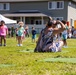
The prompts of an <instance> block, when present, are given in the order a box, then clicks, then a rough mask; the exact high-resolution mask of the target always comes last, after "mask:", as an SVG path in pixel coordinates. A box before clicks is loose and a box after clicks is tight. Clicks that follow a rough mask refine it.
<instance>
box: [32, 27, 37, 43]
mask: <svg viewBox="0 0 76 75" xmlns="http://www.w3.org/2000/svg"><path fill="white" fill-rule="evenodd" d="M35 41H36V30H35V28H34V27H32V42H35Z"/></svg>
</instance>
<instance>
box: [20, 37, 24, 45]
mask: <svg viewBox="0 0 76 75" xmlns="http://www.w3.org/2000/svg"><path fill="white" fill-rule="evenodd" d="M22 40H23V39H22V36H20V46H22Z"/></svg>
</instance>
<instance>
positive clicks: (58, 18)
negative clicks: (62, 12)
mask: <svg viewBox="0 0 76 75" xmlns="http://www.w3.org/2000/svg"><path fill="white" fill-rule="evenodd" d="M53 19H54V20H63V17H53Z"/></svg>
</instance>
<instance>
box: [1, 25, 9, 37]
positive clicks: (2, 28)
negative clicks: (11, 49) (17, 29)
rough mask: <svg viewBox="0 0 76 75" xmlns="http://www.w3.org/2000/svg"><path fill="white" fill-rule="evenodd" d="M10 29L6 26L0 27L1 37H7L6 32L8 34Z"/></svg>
mask: <svg viewBox="0 0 76 75" xmlns="http://www.w3.org/2000/svg"><path fill="white" fill-rule="evenodd" d="M7 30H8V28H7V26H6V25H3V26H0V35H1V36H6V32H7Z"/></svg>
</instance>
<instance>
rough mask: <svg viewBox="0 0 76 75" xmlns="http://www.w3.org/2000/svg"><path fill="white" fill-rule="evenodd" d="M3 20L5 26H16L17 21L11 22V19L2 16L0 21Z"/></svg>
mask: <svg viewBox="0 0 76 75" xmlns="http://www.w3.org/2000/svg"><path fill="white" fill-rule="evenodd" d="M1 20H3V21H4V22H5V24H16V23H17V21H16V20H11V19H9V18H6V17H4V16H3V15H1V14H0V21H1Z"/></svg>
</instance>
